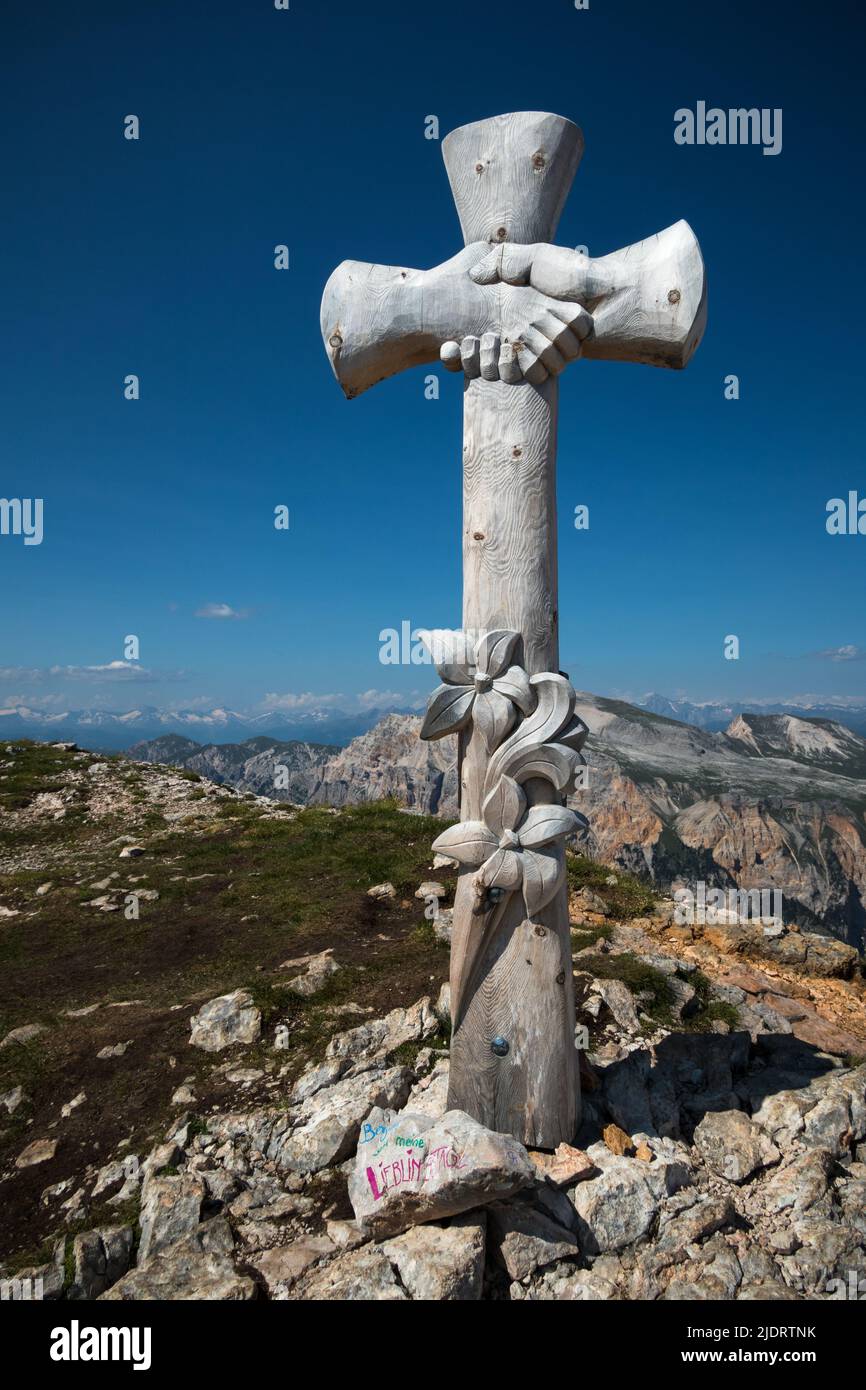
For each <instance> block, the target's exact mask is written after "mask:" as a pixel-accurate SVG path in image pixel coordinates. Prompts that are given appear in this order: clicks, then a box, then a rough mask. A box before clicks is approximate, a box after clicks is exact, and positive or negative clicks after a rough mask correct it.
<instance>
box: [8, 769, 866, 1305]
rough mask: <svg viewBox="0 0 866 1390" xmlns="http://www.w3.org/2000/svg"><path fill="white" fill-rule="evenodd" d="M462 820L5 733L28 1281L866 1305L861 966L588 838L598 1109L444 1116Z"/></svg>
mask: <svg viewBox="0 0 866 1390" xmlns="http://www.w3.org/2000/svg"><path fill="white" fill-rule="evenodd" d="M439 829H441V822H435V821H432V820H430V819H428V818H426V817H424V816H417V815H407V814H406V813H405V812H404V811H402V810H401V809H400V808H399V807H397V806H395V805H393V804H387V803H376V804H373V805H366V806H362V807H344V808H341V809H334V808H326V807H320V808H308V809H306V810H301V809H298V808H295V807H292V806H291V805H288V804H286V803H285V802H282V803H276V802H274V801H271V800H268V799H267V798H264V797H259V796H256V795H249V794H241V793H238V792H234V791H232V790H230V789H228V788H226V787H223V786H217V785H214V784H213V783H210V782H207V781H205V780H202V779H200V778H199V777H198V776H197V775H195V774H194V773H190V772H188V771H187V772H181V771H177V770H173V769H169V768H165V767H159V766H151V765H149V764H138V763H131V762H129V761H127V760H125V759H122V758H105V757H96V756H94V755H92V754H90V753H86V752H83V751H81V750H78V749H76V748H75V747H52V746H47V745H37V744H30V743H14V744H9V745H0V978H2V993H0V1206H2V1210H3V1217H4V1219H3V1223H2V1230H0V1241H2V1245H0V1262H2V1263H0V1277H2V1278H3V1279H4V1280H6V1281H7V1283H6V1285H5V1288H6V1290H7V1291H10V1290H11V1295H12V1296H23V1294H24V1291H25V1289H26V1288H29V1287H31V1286H28V1285H26V1284H25V1282H24V1281H26V1280H28V1279H30V1280H41V1281H42V1282H41V1286H40V1287H41V1291H42V1294H43V1296H44V1297H49V1298H67V1299H92V1298H96V1297H104V1298H108V1299H152V1298H160V1299H161V1298H169V1299H177V1298H209V1299H232V1300H238V1299H239V1300H246V1299H268V1298H270V1299H289V1300H314V1299H377V1300H379V1299H387V1300H405V1299H462V1300H468V1299H480V1298H485V1299H640V1300H654V1299H675V1298H679V1299H708V1298H710V1299H755V1298H772V1299H814V1298H818V1299H827V1298H846V1297H851V1296H854V1297H857V1296H859V1295H858V1294H857V1292H856V1290H857V1289H859V1288H860V1287H861V1285H860V1280H861V1279H862V1280H864V1281H866V1215H864V1212H866V1203H864V1198H866V1064H864V1058H866V988H864V980H863V971H862V962H861V958H860V957H859V956H858V955H857V953H856V952H855V951H854V950H853V949H852V948H851V947H849V946H847V945H845V944H844V943H842V942H840V941H838V940H834V939H832V938H829V937H827V936H823V935H818V934H813V933H810V932H806V931H804V930H802V929H798V928H797V927H796V926H795V924H793V923H791V924H788V929H786V927H785V925H784V924H774V925H772V926H771V927H770V928H769V929H768V930H765V929H764V928H762V927H760V926H754V925H750V924H744V923H738V922H736V921H733V922H730V923H725V924H723V925H719V926H703V927H702V926H694V927H688V926H681V925H678V924H677V923H676V922H675V920H674V912H673V904H672V903H671V902H670V901H668V900H666V899H663V898H661V899H660V898H658V897H656V895H655V894H654V892H653V890H652V889H651V888H650V887H648V886H647V885H646V884H645V883H643V882H641V881H639V880H637V879H634V878H631V877H630V876H629V875H628V874H626V873H623V872H621V871H614V872H611V870H610V869H609V868H605V867H603V866H601V865H600V864H597V863H594V862H592V861H590V860H587V859H583V858H579V857H577V856H569V877H570V883H571V900H570V901H571V918H572V937H573V947H574V972H575V985H576V996H577V1014H576V1019H575V1029H576V1033H575V1036H576V1044H577V1045H578V1046H579V1047H580V1049H581V1071H582V1077H583V1092H584V1095H583V1119H582V1124H581V1129H580V1131H579V1133H578V1134H577V1135H576V1136H575V1139H574V1143H573V1145H567V1146H561V1148H560V1149H559V1150H557V1152H556V1153H554V1154H549V1153H540V1152H527V1151H526V1150H525V1149H524V1148H523V1146H522V1145H520V1144H518V1143H517V1142H516V1141H515V1140H513V1139H510V1138H508V1137H507V1136H501V1135H495V1134H491V1133H489V1132H488V1131H486V1130H484V1129H483V1128H482V1127H481V1126H479V1125H477V1124H476V1123H475V1122H474V1121H472V1120H471V1119H470V1118H469V1117H468V1116H465V1115H463V1114H461V1112H458V1111H451V1112H449V1111H448V1110H447V1077H448V1040H449V1033H450V1020H449V1000H448V990H447V986H446V985H445V981H446V977H447V966H448V952H447V944H448V936H449V930H450V923H449V909H448V903H449V902H450V901H451V896H452V893H453V883H454V873H453V870H452V869H451V868H450V867H449V866H448V865H447V864H442V863H441V862H437V863H436V864H435V866H434V863H433V862H432V861H431V857H430V849H429V845H430V841H431V839H432V838H433V836H434V834H435V833H436V832H437V830H439ZM437 905H438V906H437ZM434 914H435V915H434ZM863 1287H866V1283H864V1285H863ZM852 1288H853V1289H854V1290H855V1293H854V1294H853V1295H852V1293H851V1290H852Z"/></svg>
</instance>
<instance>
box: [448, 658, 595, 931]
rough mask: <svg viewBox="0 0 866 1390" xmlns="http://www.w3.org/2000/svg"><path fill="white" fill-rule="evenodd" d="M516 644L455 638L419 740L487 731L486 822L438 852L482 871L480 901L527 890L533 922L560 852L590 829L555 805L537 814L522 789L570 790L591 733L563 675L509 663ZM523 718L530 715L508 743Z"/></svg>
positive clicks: (454, 835)
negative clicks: (472, 729)
mask: <svg viewBox="0 0 866 1390" xmlns="http://www.w3.org/2000/svg"><path fill="white" fill-rule="evenodd" d="M518 638H519V634H518V633H516V632H502V631H498V632H491V633H488V634H486V635H485V636H484V637H482V638H481V639H480V641H478V642H477V643H474V644H472V643H471V642H470V640H469V639H468V638H467V637H466V636H465V634H463V633H457V634H454V635H453V637H452V639H451V641H450V643H449V644H448V646H447V650H446V652H445V659H444V660H442V661H441V662H437V669H438V671H439V674H440V676H441V677H442V679H443V680H444V681H445V682H446V684H445V685H443V686H440V688H439V689H438V690H437V691H435V692H434V694H433V696H432V697H431V700H430V704H429V707H428V710H427V716H426V718H425V720H424V725H423V727H422V729H421V737H422V738H443V737H444V736H445V735H446V734H451V733H456V732H457V731H458V730H461V729H465V728H466V727H467V725H468V724H469V723H470V721H472V722H473V723H474V724H475V725H476V726H477V727H478V729H479V730H480V732H481V734H482V736H483V738H484V741H485V744H486V746H487V751H488V754H489V755H490V761H489V763H488V765H487V773H486V776H485V781H484V799H483V804H482V816H483V819H482V820H478V821H475V820H470V821H461V822H460V824H458V825H453V826H451V827H450V829H448V830H446V831H444V832H443V834H441V835H440V836H439V837H438V839H436V840H435V841H434V844H433V848H434V849H436V850H439V851H440V852H441V853H443V854H448V855H450V856H451V857H452V858H454V859H456V860H458V862H459V863H461V864H470V865H477V866H479V867H478V873H477V874H476V876H475V887H476V892H477V895H478V897H479V900H481V899H486V900H487V902H491V901H496V899H498V898H500V897H501V896H503V895H505V894H511V893H514V892H516V891H517V889H518V888H520V889H522V891H523V901H524V904H525V906H526V912H527V915H528V916H530V917H531V916H532V915H533V914H534V913H536V912H538V911H540V909H541V908H543V907H545V906H546V905H547V903H549V902H550V901H551V899H552V898H553V897H554V896H555V894H556V892H557V890H558V889H559V887H560V885H561V883H562V879H563V874H564V861H563V856H562V853H561V852H560V851H559V849H558V846H559V845H560V844H561V842H562V840H563V839H564V838H565V837H566V836H567V835H571V834H573V833H574V832H575V831H576V830H577V829H578V828H579V827H580V826H581V825H585V824H586V822H585V820H584V818H583V817H582V816H579V815H577V813H576V812H574V811H571V810H568V809H567V808H566V807H565V806H562V805H559V804H557V803H556V801H555V800H553V801H552V802H550V803H543V804H536V805H532V806H531V805H530V804H529V799H528V797H527V794H526V792H525V790H524V784H525V783H526V782H528V781H530V780H535V779H542V780H544V781H546V782H548V783H550V786H551V789H552V794H553V795H554V796H564V795H566V794H567V793H568V792H569V791H570V790H572V789H573V786H574V777H575V773H576V771H577V767H578V765H579V764H582V763H583V761H584V760H583V758H582V757H581V755H580V749H581V748H582V746H583V743H584V740H585V738H586V734H587V729H586V725H585V724H584V723H583V722H582V720H581V719H579V718H578V717H577V715H575V713H574V691H573V689H572V688H571V685H570V683H569V682H568V680H567V679H566V678H565V676H560V675H555V674H554V673H553V672H543V673H542V674H540V675H537V676H527V674H526V672H525V671H524V670H523V668H522V667H520V666H513V665H512V666H510V665H509V664H508V663H509V661H510V659H511V655H512V653H513V651H514V648H515V645H516V644H517V641H518ZM461 651H462V656H461V657H459V658H458V652H461ZM470 651H471V652H472V654H471V655H470V654H469V653H470ZM518 712H520V713H521V714H522V715H523V716H524V717H523V719H522V720H521V722H520V723H519V724H518V726H517V728H516V730H515V731H514V732H513V733H512V734H511V736H510V737H509V738H507V739H506V738H505V735H506V734H507V733H508V731H509V730H510V729H511V727H512V726H513V724H514V721H515V719H516V718H517V717H518ZM503 739H505V741H504V742H503ZM494 894H495V898H494V897H493V895H494Z"/></svg>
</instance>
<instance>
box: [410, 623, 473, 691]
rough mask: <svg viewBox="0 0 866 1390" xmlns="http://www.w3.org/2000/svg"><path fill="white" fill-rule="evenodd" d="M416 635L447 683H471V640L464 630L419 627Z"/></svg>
mask: <svg viewBox="0 0 866 1390" xmlns="http://www.w3.org/2000/svg"><path fill="white" fill-rule="evenodd" d="M418 636H419V638H420V639H421V641H422V642H423V643H424V646H425V647H426V648H427V650H428V651H429V653H430V655H431V657H432V658H433V665H434V666H435V667H436V670H437V671H438V672H439V675H440V676H441V677H442V679H443V681H445V682H446V683H447V684H448V685H471V684H472V677H473V675H474V674H475V672H474V665H473V660H472V645H473V644H472V642H471V640H470V639H469V637H467V635H466V633H465V632H453V631H452V630H451V629H450V628H442V627H435V628H419V629H418Z"/></svg>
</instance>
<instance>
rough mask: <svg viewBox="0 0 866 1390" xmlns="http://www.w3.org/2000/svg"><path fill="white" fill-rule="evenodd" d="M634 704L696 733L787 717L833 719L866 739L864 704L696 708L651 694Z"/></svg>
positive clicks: (798, 703)
mask: <svg viewBox="0 0 866 1390" xmlns="http://www.w3.org/2000/svg"><path fill="white" fill-rule="evenodd" d="M635 704H636V705H638V706H639V708H640V709H648V710H652V712H653V714H664V715H667V717H668V719H679V720H680V721H681V722H682V723H683V724H694V725H695V727H696V728H698V729H714V730H721V729H726V728H727V727H728V725H729V724H730V722H731V720H732V719H734V718H735V717H736V716H737V715H738V714H752V713H755V714H760V715H770V714H790V715H794V716H795V717H796V718H799V719H832V720H833V721H834V722H835V723H837V724H844V725H846V726H847V727H848V728H849V729H853V730H854V732H855V733H857V734H864V735H866V700H862V701H860V700H856V699H852V700H850V701H849V700H844V699H843V700H832V699H831V700H826V701H820V700H814V701H805V700H803V701H797V700H792V701H791V702H790V703H788V704H785V703H784V702H782V703H779V702H770V703H767V704H764V703H763V702H756V701H754V700H753V701H750V702H748V703H745V704H734V703H732V704H725V703H721V702H716V701H712V700H708V701H705V702H704V703H701V704H695V703H693V702H692V701H691V700H671V699H669V698H668V696H667V695H657V694H656V693H655V692H653V693H651V694H649V695H644V696H642V698H641V699H639V700H636V701H635Z"/></svg>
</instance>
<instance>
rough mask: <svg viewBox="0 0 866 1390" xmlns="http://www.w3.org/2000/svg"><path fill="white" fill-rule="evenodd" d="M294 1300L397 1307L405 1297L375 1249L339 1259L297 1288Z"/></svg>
mask: <svg viewBox="0 0 866 1390" xmlns="http://www.w3.org/2000/svg"><path fill="white" fill-rule="evenodd" d="M295 1296H296V1297H297V1298H300V1299H303V1300H304V1302H314V1301H316V1302H317V1301H322V1302H327V1303H336V1302H340V1303H343V1302H349V1301H353V1302H375V1303H396V1302H403V1301H405V1300H406V1297H407V1295H406V1292H405V1290H404V1289H403V1287H402V1285H401V1283H400V1281H399V1279H398V1278H397V1275H396V1273H395V1272H394V1268H393V1266H392V1264H391V1261H390V1260H389V1259H388V1256H387V1255H386V1254H385V1252H384V1251H383V1250H382V1248H381V1247H380V1246H378V1245H365V1246H362V1247H361V1249H360V1250H350V1251H348V1252H347V1253H346V1254H345V1255H339V1256H338V1257H337V1259H335V1260H331V1261H330V1262H329V1263H328V1264H326V1265H324V1266H323V1268H322V1269H320V1270H316V1271H314V1273H313V1274H312V1275H311V1276H310V1277H308V1278H307V1279H305V1280H304V1281H303V1283H302V1284H300V1285H298V1287H297V1290H296V1292H295Z"/></svg>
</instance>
